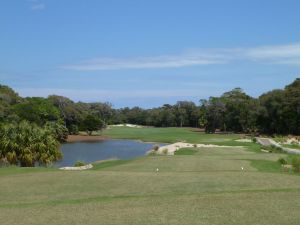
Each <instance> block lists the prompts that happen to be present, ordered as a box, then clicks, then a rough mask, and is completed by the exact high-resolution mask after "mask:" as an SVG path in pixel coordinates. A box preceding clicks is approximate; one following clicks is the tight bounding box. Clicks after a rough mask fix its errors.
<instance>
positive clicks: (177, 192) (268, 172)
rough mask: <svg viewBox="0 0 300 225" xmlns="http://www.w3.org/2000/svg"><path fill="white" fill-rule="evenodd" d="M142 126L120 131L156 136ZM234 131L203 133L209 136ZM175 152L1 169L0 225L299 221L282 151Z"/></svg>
mask: <svg viewBox="0 0 300 225" xmlns="http://www.w3.org/2000/svg"><path fill="white" fill-rule="evenodd" d="M135 130H137V129H135ZM169 130H172V129H169ZM149 131H151V132H150V134H149V135H146V133H144V136H142V135H140V134H138V133H139V132H140V131H135V132H136V133H137V134H134V131H131V133H130V134H128V135H127V138H130V137H129V136H131V137H133V136H139V137H142V138H138V139H143V140H145V139H147V140H148V141H157V140H158V137H156V140H154V139H155V138H154V139H151V138H150V137H151V136H153V137H155V134H154V133H152V132H153V130H152V129H150V130H149ZM108 132H111V134H112V133H113V132H114V133H115V136H114V137H115V138H121V137H122V135H126V134H124V130H122V131H119V132H120V133H123V134H122V135H121V134H120V133H119V134H118V135H116V133H117V132H118V131H117V130H111V131H107V133H106V135H108ZM143 132H146V130H144V131H143ZM162 132H163V131H162ZM180 132H183V133H184V134H186V136H185V138H187V137H188V136H190V139H189V140H190V141H191V140H192V139H193V140H194V142H196V143H197V142H198V141H197V137H196V136H195V135H197V134H198V133H195V134H194V133H192V134H187V133H188V131H181V130H177V129H175V131H174V133H177V134H178V133H180ZM174 133H173V136H172V138H170V139H169V141H172V140H173V141H174V139H176V138H177V136H175V135H174ZM198 135H200V137H199V139H198V140H202V141H203V142H205V135H204V134H198ZM112 136H113V135H112ZM145 136H147V137H145ZM236 137H237V136H236V135H230V136H226V135H224V136H219V137H218V136H216V135H214V136H211V135H208V136H207V138H208V139H211V140H213V141H212V142H213V143H216V142H217V141H216V140H217V139H218V138H220V139H223V140H222V141H220V143H221V142H224V139H226V142H228V143H230V142H233V139H235V138H236ZM144 138H145V139H144ZM162 139H164V140H167V136H165V135H162ZM162 139H160V141H161V140H162ZM227 139H228V140H227ZM187 141H188V140H187ZM191 142H192V141H191ZM179 152H180V153H179V154H178V155H175V156H145V157H140V158H137V159H133V160H118V161H106V162H102V163H100V164H95V167H94V168H93V169H92V170H88V171H58V170H55V169H43V168H42V169H29V170H27V169H24V168H15V167H12V168H1V169H0V181H1V182H0V218H1V225H14V224H22V225H29V224H30V225H40V224H51V225H62V224H63V225H68V224H70V225H77V224H78V225H79V224H80V225H81V224H86V225H95V224H105V225H109V224H122V225H123V224H133V225H135V224H136V225H140V224H141V225H143V224H147V225H148V224H170V225H177V224H178V225H193V224H195V225H196V224H197V225H198V224H199V225H201V224H220V225H221V224H222V225H226V224H228V225H229V224H230V225H231V224H239V225H240V224H249V225H254V224H272V225H277V224H278V225H282V224H289V225H293V224H295V225H296V224H299V221H300V214H299V209H300V201H299V200H300V179H299V176H295V175H292V174H289V173H285V172H282V171H281V166H280V165H279V164H278V163H277V160H278V158H280V157H282V156H283V155H281V154H277V153H272V154H270V153H258V152H256V151H255V148H253V146H252V147H249V146H248V147H247V148H243V147H231V148H192V149H182V150H180V151H179ZM191 152H192V153H191ZM190 153H191V154H190ZM157 168H158V169H159V172H156V169H157ZM241 168H243V170H242V169H241ZM24 171H25V172H24Z"/></svg>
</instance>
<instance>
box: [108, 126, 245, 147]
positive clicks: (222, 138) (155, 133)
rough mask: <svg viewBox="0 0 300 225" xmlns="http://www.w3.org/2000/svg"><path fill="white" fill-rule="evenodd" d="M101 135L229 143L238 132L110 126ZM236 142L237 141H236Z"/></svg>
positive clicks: (165, 141)
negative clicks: (224, 132)
mask: <svg viewBox="0 0 300 225" xmlns="http://www.w3.org/2000/svg"><path fill="white" fill-rule="evenodd" d="M103 135H105V136H109V137H111V138H116V139H119V138H120V139H136V140H142V141H154V142H162V143H174V142H179V141H186V142H189V143H230V142H231V141H232V140H235V139H238V138H240V136H241V135H238V134H205V133H203V132H199V131H197V130H196V129H192V128H175V127H172V128H129V127H111V128H109V129H106V130H105V131H104V132H103ZM237 144H238V143H237Z"/></svg>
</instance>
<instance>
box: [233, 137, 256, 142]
mask: <svg viewBox="0 0 300 225" xmlns="http://www.w3.org/2000/svg"><path fill="white" fill-rule="evenodd" d="M235 141H237V142H252V140H251V139H247V138H244V139H237V140H235Z"/></svg>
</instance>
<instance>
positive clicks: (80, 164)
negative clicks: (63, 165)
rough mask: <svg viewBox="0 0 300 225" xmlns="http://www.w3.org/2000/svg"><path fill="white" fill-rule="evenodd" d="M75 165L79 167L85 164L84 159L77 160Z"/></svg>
mask: <svg viewBox="0 0 300 225" xmlns="http://www.w3.org/2000/svg"><path fill="white" fill-rule="evenodd" d="M74 166H76V167H79V166H85V163H84V162H82V161H77V162H76V163H75V164H74Z"/></svg>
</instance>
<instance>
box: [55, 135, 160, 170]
mask: <svg viewBox="0 0 300 225" xmlns="http://www.w3.org/2000/svg"><path fill="white" fill-rule="evenodd" d="M153 145H154V143H145V142H140V141H134V140H104V141H96V142H75V143H66V144H63V145H62V146H61V151H62V153H63V159H62V160H60V161H58V162H56V163H55V166H56V167H63V166H73V165H74V163H75V162H77V161H82V162H85V163H91V162H95V161H98V160H105V159H132V158H135V157H138V156H143V155H145V154H146V152H147V151H148V150H150V149H151V148H152V147H153ZM158 145H160V146H162V144H158Z"/></svg>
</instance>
